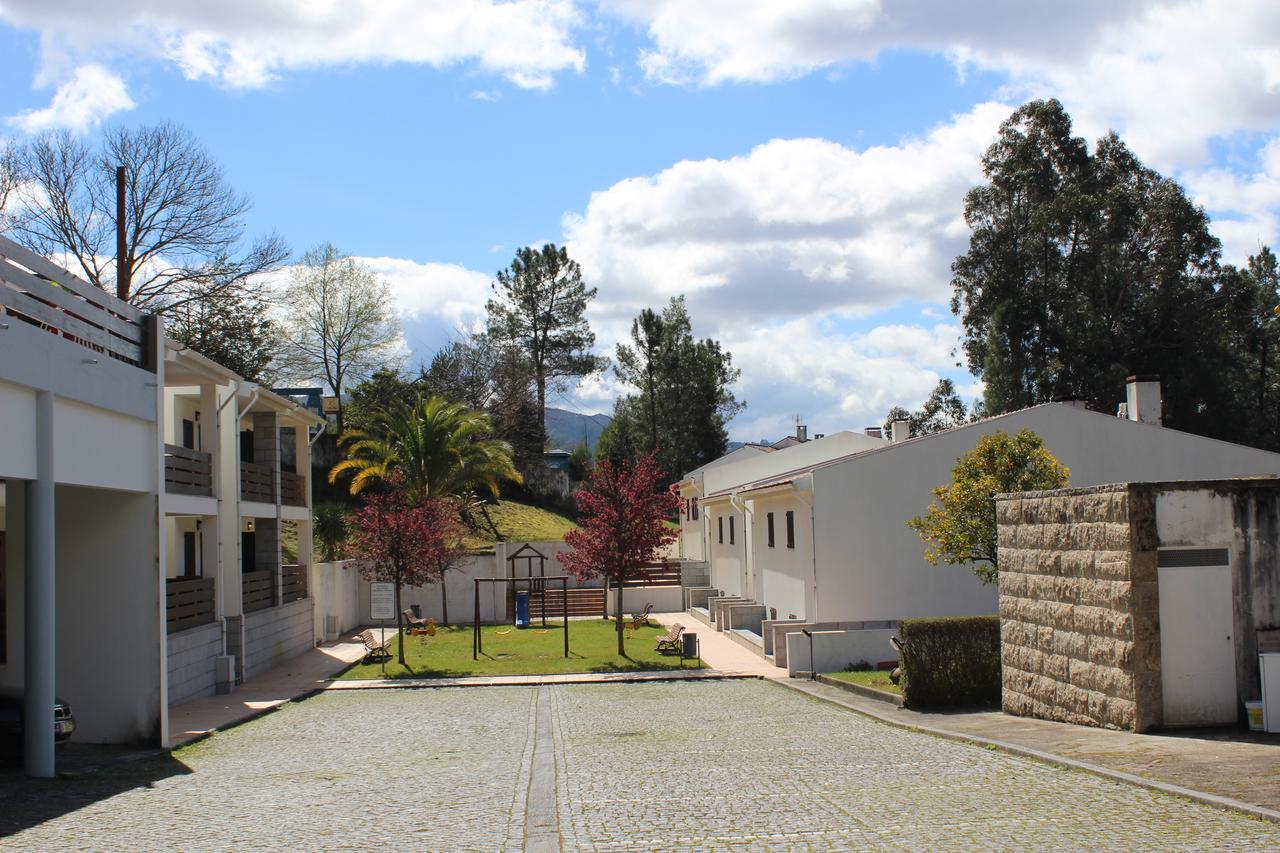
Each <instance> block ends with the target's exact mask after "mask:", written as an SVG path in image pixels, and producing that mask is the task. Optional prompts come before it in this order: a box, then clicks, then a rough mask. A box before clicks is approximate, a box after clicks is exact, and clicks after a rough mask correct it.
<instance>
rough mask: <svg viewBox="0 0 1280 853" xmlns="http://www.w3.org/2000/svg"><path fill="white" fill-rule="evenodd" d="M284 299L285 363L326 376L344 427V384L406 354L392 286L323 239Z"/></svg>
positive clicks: (292, 369)
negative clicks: (401, 350) (403, 349)
mask: <svg viewBox="0 0 1280 853" xmlns="http://www.w3.org/2000/svg"><path fill="white" fill-rule="evenodd" d="M285 304H286V305H287V308H288V313H287V314H286V315H285V318H284V332H285V338H286V340H287V341H288V348H287V350H286V352H285V353H284V354H283V358H282V362H281V369H282V371H283V372H285V373H286V374H288V375H292V376H293V377H295V378H296V379H299V380H304V381H305V380H308V379H314V378H317V377H322V378H323V379H324V381H325V382H326V383H327V384H328V386H329V387H330V388H331V389H333V393H334V395H335V396H336V397H337V398H338V432H339V433H341V432H342V430H343V428H344V424H343V419H342V389H343V388H344V387H346V386H347V385H348V384H355V383H358V382H361V381H363V380H365V379H368V378H369V376H370V375H371V374H372V373H373V372H374V371H375V370H377V369H378V368H379V367H392V368H396V367H398V366H399V363H400V361H401V360H402V357H401V354H400V352H399V344H400V324H399V322H398V321H397V320H396V316H395V306H394V304H393V302H392V298H391V287H390V285H388V284H387V283H386V282H385V281H382V280H381V279H379V278H378V277H377V276H376V275H375V274H374V273H373V271H372V270H370V269H369V268H368V267H366V266H364V265H363V264H358V263H356V262H355V260H354V259H352V258H350V257H348V256H347V255H344V254H342V253H341V252H339V251H338V250H337V249H336V248H334V247H333V245H332V244H330V243H325V244H323V245H321V246H317V247H316V248H314V249H312V250H311V251H309V252H307V254H306V255H304V256H303V258H302V263H301V264H299V265H298V266H296V267H294V269H293V282H292V284H290V286H289V289H288V291H287V292H286V293H285Z"/></svg>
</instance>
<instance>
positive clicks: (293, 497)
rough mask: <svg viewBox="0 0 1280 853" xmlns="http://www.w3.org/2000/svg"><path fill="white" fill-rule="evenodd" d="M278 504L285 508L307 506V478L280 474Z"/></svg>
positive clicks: (285, 473) (284, 472) (286, 473)
mask: <svg viewBox="0 0 1280 853" xmlns="http://www.w3.org/2000/svg"><path fill="white" fill-rule="evenodd" d="M280 503H282V504H284V505H285V506H306V505H307V478H306V477H304V476H302V475H301V474H291V473H289V472H288V471H281V472H280Z"/></svg>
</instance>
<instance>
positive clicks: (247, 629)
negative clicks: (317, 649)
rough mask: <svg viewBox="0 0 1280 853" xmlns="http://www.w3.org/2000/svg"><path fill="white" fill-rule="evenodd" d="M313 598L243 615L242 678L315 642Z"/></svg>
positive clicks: (281, 661) (269, 667)
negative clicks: (313, 632)
mask: <svg viewBox="0 0 1280 853" xmlns="http://www.w3.org/2000/svg"><path fill="white" fill-rule="evenodd" d="M314 604H315V603H314V601H313V600H312V599H310V598H304V599H302V600H300V601H292V602H290V603H288V604H285V605H282V606H280V607H268V608H267V609H266V610H259V611H256V612H254V613H248V614H246V615H245V616H244V670H243V671H244V678H245V680H248V679H250V678H254V677H255V676H258V675H261V674H262V673H264V672H267V671H269V670H271V669H274V668H275V667H277V666H279V665H280V664H282V663H284V662H285V661H287V660H289V659H290V658H292V657H296V656H297V655H300V654H302V653H303V652H305V651H307V650H308V649H311V648H313V647H314V646H315V640H314V637H313V634H312V623H313V621H314V617H313V614H312V608H313V607H314Z"/></svg>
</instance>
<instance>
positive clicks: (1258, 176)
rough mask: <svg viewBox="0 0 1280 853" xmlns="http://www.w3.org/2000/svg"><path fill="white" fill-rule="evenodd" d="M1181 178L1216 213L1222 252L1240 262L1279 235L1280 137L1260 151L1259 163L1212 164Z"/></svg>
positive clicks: (1274, 241)
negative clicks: (1235, 167) (1230, 166)
mask: <svg viewBox="0 0 1280 853" xmlns="http://www.w3.org/2000/svg"><path fill="white" fill-rule="evenodd" d="M1182 177H1183V180H1184V181H1185V182H1186V185H1187V189H1188V191H1189V192H1190V193H1191V195H1192V196H1194V197H1195V199H1196V201H1197V202H1198V203H1199V204H1202V205H1204V207H1205V208H1206V209H1207V210H1209V211H1210V212H1212V213H1213V214H1214V219H1213V226H1212V227H1213V233H1214V234H1215V235H1217V237H1218V238H1219V239H1220V240H1222V257H1223V260H1224V261H1226V262H1228V263H1233V264H1236V265H1242V264H1243V263H1244V262H1245V259H1246V258H1248V257H1249V256H1250V255H1252V254H1254V253H1255V252H1257V251H1258V247H1259V246H1260V245H1263V244H1267V245H1270V246H1272V247H1273V248H1275V247H1276V244H1277V239H1278V238H1280V139H1272V140H1271V141H1270V142H1268V143H1267V144H1266V145H1264V146H1263V148H1262V150H1261V151H1260V152H1259V155H1258V157H1257V161H1256V164H1254V165H1253V166H1251V167H1247V168H1243V169H1238V170H1233V169H1226V168H1213V169H1206V170H1203V171H1197V172H1192V173H1188V174H1186V175H1184V176H1182Z"/></svg>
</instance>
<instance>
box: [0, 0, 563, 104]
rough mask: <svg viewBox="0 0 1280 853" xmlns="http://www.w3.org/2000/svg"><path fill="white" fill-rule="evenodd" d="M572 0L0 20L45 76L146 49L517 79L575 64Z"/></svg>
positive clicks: (81, 12) (412, 1)
mask: <svg viewBox="0 0 1280 853" xmlns="http://www.w3.org/2000/svg"><path fill="white" fill-rule="evenodd" d="M579 18H580V16H579V12H578V10H577V8H576V7H575V6H574V4H573V2H572V0H512V2H498V0H348V2H342V3H339V2H335V0H275V2H271V3H260V2H256V0H228V2H220V3H208V2H205V0H166V1H165V2H159V0H122V2H118V3H108V4H104V3H100V2H95V0H6V2H5V3H4V4H3V5H0V20H5V21H7V22H8V23H10V24H13V25H15V26H20V27H27V28H33V29H36V30H38V31H39V32H40V34H41V47H42V59H43V61H44V63H45V66H46V68H45V69H44V72H43V73H44V74H45V75H52V76H54V77H57V76H59V71H58V69H59V68H60V67H61V66H62V65H63V64H65V62H66V61H67V58H68V57H75V56H78V55H83V54H89V55H99V56H108V55H112V54H113V53H128V54H130V55H135V56H136V55H138V54H145V55H150V56H153V57H158V58H162V59H164V60H167V61H170V62H173V63H175V64H176V65H177V66H178V67H179V68H180V69H181V70H182V72H183V74H185V75H186V76H187V77H189V78H191V79H210V80H214V81H216V82H218V83H220V84H222V85H225V86H229V87H232V88H256V87H260V86H263V85H265V84H267V83H268V82H270V81H271V80H273V79H274V78H275V77H277V76H278V75H279V74H281V73H283V72H286V71H294V70H301V69H310V68H322V67H332V66H344V65H354V64H387V63H410V64H421V65H429V66H434V67H446V66H452V65H457V64H460V63H474V64H475V65H476V66H478V67H479V68H480V69H482V70H483V71H485V72H488V73H492V74H497V75H499V76H502V77H505V78H506V79H508V80H510V81H511V82H512V83H514V84H515V85H517V86H520V87H523V88H532V89H546V88H549V87H550V86H551V85H552V83H553V81H554V77H555V75H556V74H558V73H561V72H564V71H581V70H582V69H583V67H584V65H585V61H586V60H585V55H584V53H583V51H582V50H581V49H580V48H579V47H577V46H576V45H575V44H574V43H573V40H572V31H573V30H574V29H575V28H576V27H577V26H578V25H579V24H580V20H579Z"/></svg>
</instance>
